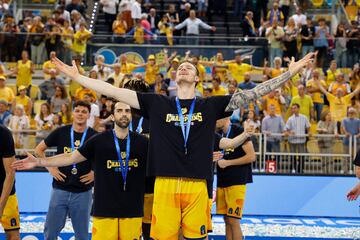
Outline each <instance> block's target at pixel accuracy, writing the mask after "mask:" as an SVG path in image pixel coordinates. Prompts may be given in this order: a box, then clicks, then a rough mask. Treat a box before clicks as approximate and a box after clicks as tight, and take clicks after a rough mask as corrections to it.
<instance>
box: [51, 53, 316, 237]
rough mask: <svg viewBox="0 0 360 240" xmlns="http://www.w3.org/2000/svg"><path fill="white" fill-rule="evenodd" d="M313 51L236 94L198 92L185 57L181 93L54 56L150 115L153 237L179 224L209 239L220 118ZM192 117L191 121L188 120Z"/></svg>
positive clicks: (90, 84) (174, 232)
mask: <svg viewBox="0 0 360 240" xmlns="http://www.w3.org/2000/svg"><path fill="white" fill-rule="evenodd" d="M314 55H315V54H314V53H310V54H308V55H307V56H306V57H305V58H303V59H302V60H300V61H298V62H295V60H294V59H293V60H292V61H291V63H290V65H289V71H287V72H285V73H283V74H282V75H280V76H278V77H276V78H274V79H272V80H269V81H266V82H264V83H262V84H259V85H257V86H256V87H255V88H253V89H251V90H247V91H239V92H236V93H234V94H233V95H232V96H216V97H209V98H204V99H203V98H197V97H195V86H196V83H197V82H199V77H198V75H199V74H198V72H197V69H196V67H195V66H194V65H193V64H191V63H189V62H184V63H182V64H181V65H180V66H179V68H178V69H177V75H176V84H177V87H178V88H177V90H178V91H177V96H178V97H175V98H170V97H167V96H161V95H156V94H151V93H148V94H147V93H136V92H135V91H132V90H129V89H123V88H116V87H114V86H111V85H110V84H107V83H105V82H102V81H99V80H95V79H89V78H87V77H85V76H82V75H80V74H79V72H78V69H77V68H76V66H75V65H74V64H73V66H68V65H66V64H64V63H63V62H61V61H60V60H59V59H57V58H54V59H53V63H54V64H55V65H56V67H57V68H58V70H59V71H61V72H63V73H64V74H65V75H67V76H68V77H70V78H71V79H73V80H74V81H76V82H78V83H80V84H81V85H83V86H86V87H87V88H90V89H93V90H95V91H96V92H99V93H101V94H104V95H106V96H110V97H113V98H115V99H117V100H119V101H122V102H125V103H127V104H129V105H130V106H131V107H133V108H135V109H139V110H140V111H141V115H142V116H144V117H145V118H148V119H149V121H150V136H151V138H150V141H149V152H148V158H149V160H148V166H147V167H148V168H147V170H148V173H149V174H150V175H151V176H155V177H156V180H155V187H154V205H153V216H152V224H151V237H152V238H154V239H169V240H172V239H177V237H178V232H179V229H180V227H182V231H183V234H184V237H185V238H195V239H196V238H198V239H205V238H206V237H207V225H208V219H209V217H208V215H209V202H208V190H207V185H206V180H207V179H210V178H211V175H212V153H213V146H214V133H213V131H214V129H215V125H216V120H217V119H221V118H224V117H226V116H228V114H229V113H228V112H231V111H233V110H235V109H237V108H238V107H239V106H241V105H243V104H245V103H249V102H252V101H254V100H257V99H258V98H260V97H261V96H264V95H266V94H268V93H269V92H271V91H273V90H274V89H277V88H279V87H281V86H282V85H283V84H284V83H285V82H286V81H288V80H289V79H291V77H292V76H294V75H295V74H296V73H297V72H299V71H300V70H301V69H302V68H303V67H304V66H305V65H306V64H307V63H308V62H310V61H312V58H313V57H314ZM188 120H189V121H188Z"/></svg>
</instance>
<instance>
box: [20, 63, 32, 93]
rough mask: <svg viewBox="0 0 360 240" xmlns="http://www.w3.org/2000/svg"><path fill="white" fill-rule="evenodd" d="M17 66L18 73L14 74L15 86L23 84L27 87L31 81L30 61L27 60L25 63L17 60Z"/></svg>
mask: <svg viewBox="0 0 360 240" xmlns="http://www.w3.org/2000/svg"><path fill="white" fill-rule="evenodd" d="M17 68H18V73H17V75H16V86H20V85H24V86H25V87H29V86H30V85H31V81H32V73H31V61H30V60H27V62H26V63H23V62H22V61H21V60H19V61H18V64H17Z"/></svg>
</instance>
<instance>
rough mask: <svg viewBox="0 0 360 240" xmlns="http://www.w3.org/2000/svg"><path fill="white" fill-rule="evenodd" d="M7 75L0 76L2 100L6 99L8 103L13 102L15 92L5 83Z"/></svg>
mask: <svg viewBox="0 0 360 240" xmlns="http://www.w3.org/2000/svg"><path fill="white" fill-rule="evenodd" d="M5 82H6V77H5V76H0V100H5V101H6V102H8V103H12V102H13V100H14V97H15V95H14V92H13V90H12V89H11V88H9V87H6V85H5Z"/></svg>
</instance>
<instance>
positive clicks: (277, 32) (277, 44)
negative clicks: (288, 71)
mask: <svg viewBox="0 0 360 240" xmlns="http://www.w3.org/2000/svg"><path fill="white" fill-rule="evenodd" d="M284 35H285V33H284V30H283V29H282V28H281V27H279V26H278V21H277V20H274V21H273V22H272V26H271V27H269V28H267V29H266V38H267V39H268V41H269V43H270V47H269V59H270V62H271V63H273V61H274V59H275V57H280V58H282V55H283V50H282V41H283V38H284ZM272 66H273V65H272Z"/></svg>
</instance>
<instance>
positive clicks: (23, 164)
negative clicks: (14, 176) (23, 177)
mask: <svg viewBox="0 0 360 240" xmlns="http://www.w3.org/2000/svg"><path fill="white" fill-rule="evenodd" d="M37 163H38V159H37V158H35V157H34V156H33V155H32V154H30V153H27V158H25V159H23V160H18V161H14V162H13V163H12V164H11V167H12V168H13V169H15V170H28V169H32V168H34V167H36V166H37Z"/></svg>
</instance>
